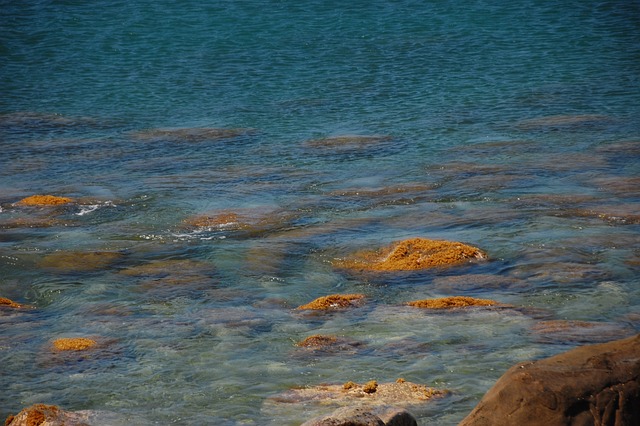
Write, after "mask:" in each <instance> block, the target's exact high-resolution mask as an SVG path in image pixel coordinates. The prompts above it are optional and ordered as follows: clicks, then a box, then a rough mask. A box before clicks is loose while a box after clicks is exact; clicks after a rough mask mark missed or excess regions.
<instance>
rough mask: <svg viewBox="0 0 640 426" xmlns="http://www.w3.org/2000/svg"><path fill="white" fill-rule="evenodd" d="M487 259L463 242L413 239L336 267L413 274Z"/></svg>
mask: <svg viewBox="0 0 640 426" xmlns="http://www.w3.org/2000/svg"><path fill="white" fill-rule="evenodd" d="M485 257H486V256H485V254H484V253H483V252H482V251H481V250H480V249H477V248H475V247H472V246H469V245H466V244H463V243H459V242H451V241H440V240H429V239H426V238H413V239H409V240H404V241H400V242H398V243H395V244H394V245H392V246H390V247H387V248H385V249H382V250H377V251H364V252H360V253H356V254H355V255H354V256H353V257H351V258H348V259H344V260H339V261H336V262H334V265H335V266H337V267H341V268H346V269H355V270H358V269H360V270H371V271H411V270H418V269H426V268H434V267H439V266H448V265H455V264H460V263H464V262H466V261H468V260H470V259H484V258H485Z"/></svg>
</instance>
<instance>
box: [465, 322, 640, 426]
mask: <svg viewBox="0 0 640 426" xmlns="http://www.w3.org/2000/svg"><path fill="white" fill-rule="evenodd" d="M638 401H640V335H636V336H634V337H629V338H626V339H623V340H616V341H613V342H609V343H602V344H597V345H589V346H582V347H578V348H576V349H573V350H571V351H568V352H565V353H561V354H559V355H556V356H552V357H550V358H546V359H542V360H539V361H533V362H523V363H519V364H516V365H515V366H513V367H511V368H510V369H509V370H508V371H507V372H506V373H505V374H504V375H503V376H502V377H501V378H500V379H499V380H498V381H497V382H496V384H495V385H494V386H493V387H492V388H491V389H490V390H489V391H488V392H487V393H486V394H485V395H484V397H483V398H482V400H481V401H480V403H478V405H477V406H476V407H475V408H474V410H473V411H472V412H471V413H470V414H469V415H468V416H467V417H466V418H465V419H464V420H463V421H462V422H461V423H460V425H459V426H503V425H504V426H511V425H523V426H526V425H531V426H533V425H567V426H569V425H616V426H624V425H637V424H640V404H638Z"/></svg>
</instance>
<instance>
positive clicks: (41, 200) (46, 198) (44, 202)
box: [15, 195, 73, 206]
mask: <svg viewBox="0 0 640 426" xmlns="http://www.w3.org/2000/svg"><path fill="white" fill-rule="evenodd" d="M71 202H73V199H72V198H68V197H58V196H55V195H32V196H30V197H26V198H23V199H22V200H20V201H18V202H16V203H15V204H16V205H18V206H59V205H61V204H69V203H71Z"/></svg>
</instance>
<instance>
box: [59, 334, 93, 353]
mask: <svg viewBox="0 0 640 426" xmlns="http://www.w3.org/2000/svg"><path fill="white" fill-rule="evenodd" d="M95 345H97V342H96V341H95V340H92V339H87V338H84V337H74V338H62V339H56V340H54V341H53V347H54V348H56V349H57V350H59V351H84V350H87V349H89V348H92V347H93V346H95Z"/></svg>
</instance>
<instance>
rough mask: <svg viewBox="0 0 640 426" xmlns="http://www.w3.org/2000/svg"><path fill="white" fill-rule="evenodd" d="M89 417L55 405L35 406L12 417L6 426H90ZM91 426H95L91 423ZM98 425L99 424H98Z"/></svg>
mask: <svg viewBox="0 0 640 426" xmlns="http://www.w3.org/2000/svg"><path fill="white" fill-rule="evenodd" d="M88 420H89V416H88V415H87V414H86V413H82V412H77V413H74V412H70V411H65V410H63V409H61V408H59V407H56V406H55V405H45V404H35V405H32V406H30V407H27V408H25V409H23V410H22V411H20V412H19V413H18V414H16V415H15V416H13V415H11V416H9V417H7V419H6V420H5V423H4V424H5V426H60V425H65V426H88V424H89V421H88ZM91 424H94V423H93V422H91ZM96 424H97V423H96Z"/></svg>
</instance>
